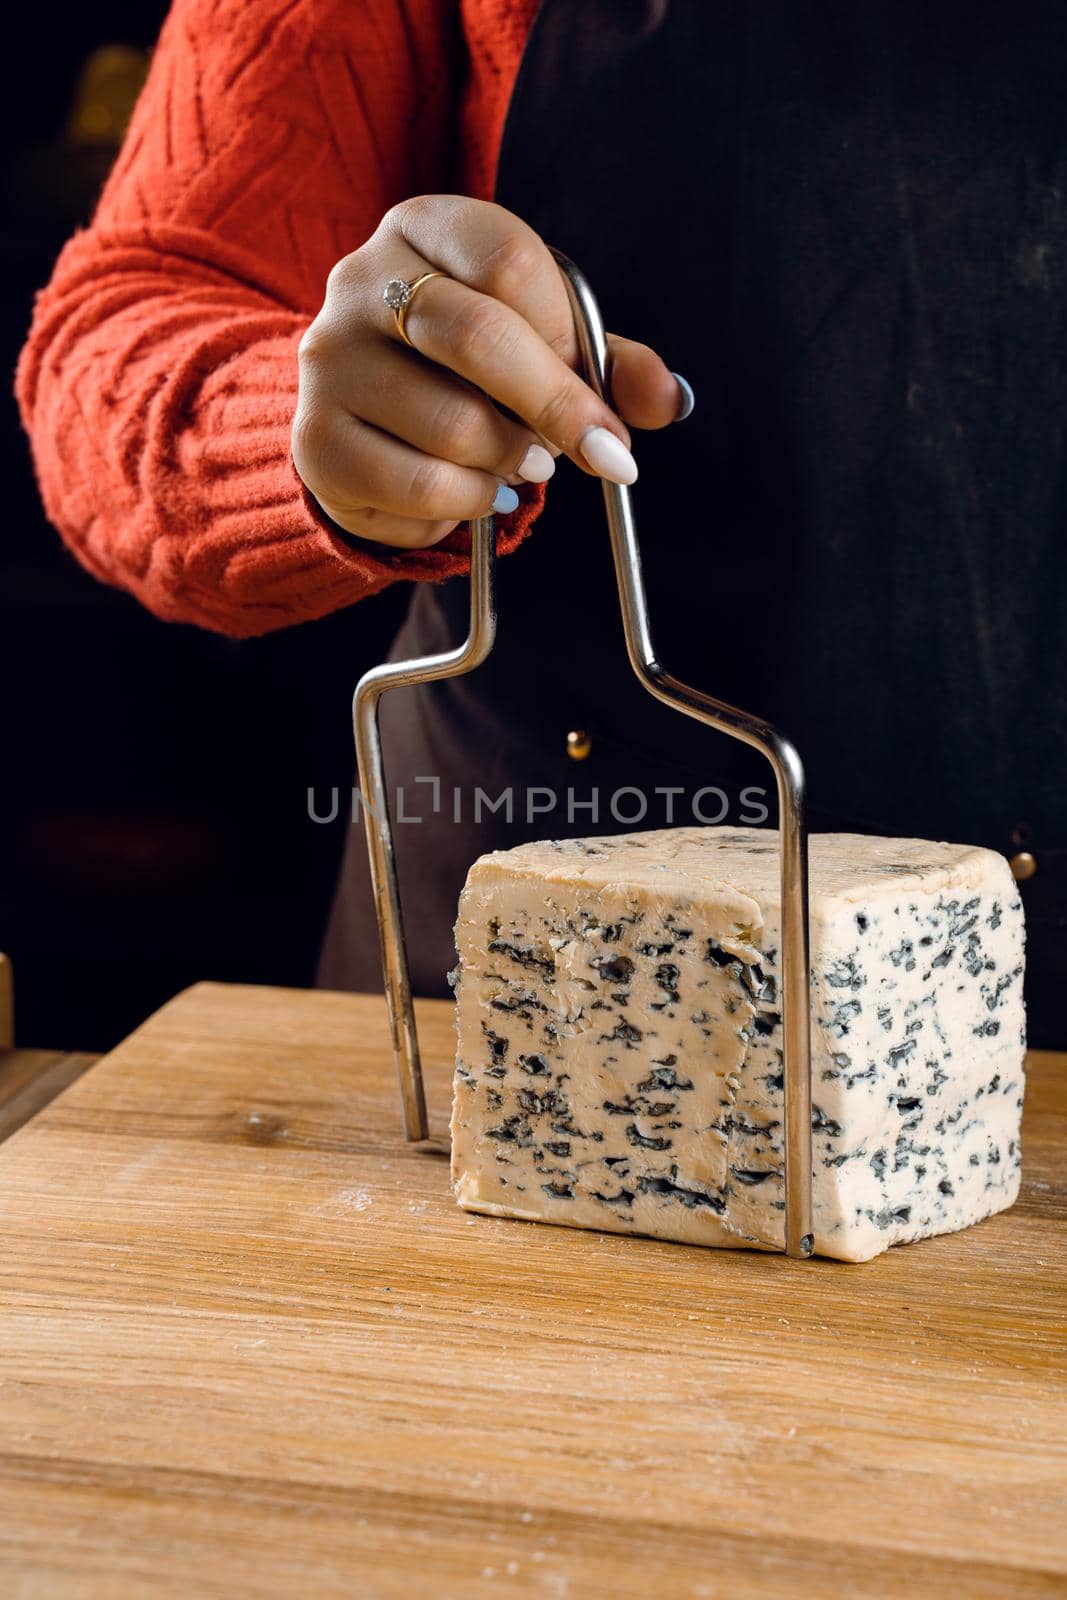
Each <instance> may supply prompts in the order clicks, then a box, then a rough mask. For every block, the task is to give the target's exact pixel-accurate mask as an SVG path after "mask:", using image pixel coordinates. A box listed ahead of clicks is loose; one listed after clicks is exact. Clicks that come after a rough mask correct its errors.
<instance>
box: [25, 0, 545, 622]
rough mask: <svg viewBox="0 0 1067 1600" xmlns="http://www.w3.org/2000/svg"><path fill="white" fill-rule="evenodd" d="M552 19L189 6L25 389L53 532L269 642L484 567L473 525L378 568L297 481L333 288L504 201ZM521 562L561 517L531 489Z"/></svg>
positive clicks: (75, 242) (461, 8)
mask: <svg viewBox="0 0 1067 1600" xmlns="http://www.w3.org/2000/svg"><path fill="white" fill-rule="evenodd" d="M535 9H536V0H358V3H357V0H176V3H175V5H174V8H173V10H172V12H171V14H170V16H169V18H168V20H167V22H166V25H165V27H164V29H163V32H162V35H161V37H160V41H159V46H158V49H157V51H156V55H155V58H154V61H153V64H152V70H151V73H150V76H149V79H148V83H147V85H146V87H145V90H144V93H143V94H142V96H141V99H140V101H139V103H138V106H137V109H136V112H135V114H134V118H133V122H132V124H131V126H130V131H129V134H128V136H127V138H126V142H125V145H124V147H123V150H122V152H121V154H120V156H119V158H118V161H117V162H116V164H115V167H114V170H113V172H112V174H111V177H110V179H109V181H108V183H107V186H106V188H105V190H104V193H103V195H102V197H101V199H100V203H99V206H98V208H97V211H96V215H95V217H94V219H93V222H92V224H91V226H90V227H89V228H87V229H85V230H84V231H82V232H79V233H78V234H76V235H75V237H74V238H73V239H72V240H71V241H70V242H69V243H68V244H67V245H66V247H65V248H64V250H63V252H62V253H61V255H60V257H59V260H58V262H57V264H56V268H55V272H54V274H53V277H52V281H51V283H50V284H49V286H48V288H47V289H45V290H44V291H43V292H42V293H41V294H40V295H39V297H38V300H37V304H36V307H35V313H34V318H33V325H32V328H31V331H30V334H29V338H28V341H27V344H26V347H25V349H24V351H23V353H22V358H21V360H20V363H19V369H18V380H17V391H18V399H19V405H20V408H21V412H22V417H23V421H24V424H25V426H26V428H27V430H28V432H29V435H30V439H31V442H32V447H33V454H34V460H35V463H36V467H37V473H38V478H39V481H40V485H41V492H42V495H43V498H44V503H45V507H46V509H47V512H48V515H49V517H50V518H51V520H52V521H53V522H54V523H55V525H56V526H57V528H58V529H59V530H60V532H61V534H62V535H63V538H64V539H65V541H66V542H67V544H68V545H69V546H70V548H71V549H72V550H73V551H74V553H75V555H76V556H77V557H78V559H79V560H80V561H81V562H82V563H83V564H84V565H85V566H86V567H87V568H88V569H89V571H90V572H92V573H94V574H95V575H96V576H97V577H98V578H102V579H103V580H104V581H105V582H107V583H111V584H115V585H117V586H119V587H121V588H124V589H128V590H129V591H130V593H131V594H134V595H136V596H137V598H138V599H139V600H141V601H142V602H143V603H144V604H145V605H146V606H147V607H148V608H149V609H150V610H151V611H153V612H155V614H156V615H157V616H160V617H164V618H167V619H170V620H173V621H180V622H194V623H199V624H200V625H201V626H203V627H206V628H213V629H216V630H218V631H219V632H222V633H227V634H233V635H243V636H249V635H253V634H259V633H265V632H267V631H269V630H270V629H272V628H279V627H284V626H286V625H287V624H289V623H294V622H301V621H305V620H307V619H310V618H314V617H320V616H323V615H324V614H325V613H327V612H330V611H334V610H337V609H338V608H339V607H341V606H346V605H350V604H351V603H352V602H353V601H356V600H361V599H363V598H364V597H365V596H367V595H370V594H373V593H375V592H376V591H378V590H380V589H383V588H385V587H386V586H387V585H388V584H390V583H394V582H396V581H397V580H398V579H401V578H431V579H434V578H443V577H448V576H451V575H452V574H453V573H456V572H460V571H463V570H464V569H465V567H466V560H465V552H466V551H467V550H468V548H469V536H468V530H467V529H466V527H461V528H457V529H455V531H454V532H453V533H451V534H450V535H449V536H448V537H447V538H446V539H445V540H444V541H442V543H441V544H439V545H437V546H436V547H435V548H434V549H432V550H427V551H420V552H396V553H390V552H388V551H387V550H385V549H384V548H383V551H382V554H381V556H380V557H378V556H371V555H367V554H363V553H362V552H358V551H356V550H355V549H353V548H352V547H351V546H350V545H348V544H347V543H346V542H345V541H344V540H343V539H342V538H340V537H338V536H337V534H336V533H335V532H333V531H332V529H331V524H330V523H329V521H328V519H327V518H326V517H325V516H324V515H323V514H322V513H321V512H320V511H319V509H318V507H317V506H316V504H315V502H314V501H313V500H312V499H311V497H310V496H309V495H308V494H307V493H306V491H305V490H304V488H303V485H302V484H301V482H300V479H299V478H298V477H297V474H296V471H295V469H294V467H293V464H292V459H291V456H290V450H289V432H290V426H291V422H292V417H293V412H294V410H295V406H296V391H297V356H296V353H297V345H298V343H299V340H300V336H301V334H302V333H303V331H304V329H305V327H306V326H307V324H308V322H309V321H310V320H311V318H312V317H313V316H314V314H315V313H316V311H317V310H318V308H319V306H320V305H321V303H322V298H323V294H324V291H325V283H326V276H327V273H328V272H329V269H330V267H331V266H332V265H333V263H334V262H335V261H337V260H338V259H339V258H340V257H341V256H344V255H346V254H348V252H349V251H351V250H354V249H356V248H357V247H358V246H359V245H360V244H362V243H364V242H365V240H366V239H368V238H369V237H370V235H371V234H372V233H373V232H374V230H375V228H376V227H377V224H378V222H379V220H380V218H381V217H382V215H383V213H384V212H385V211H387V210H388V208H389V207H390V206H391V205H393V204H394V203H395V202H396V201H397V200H400V199H403V198H405V197H406V196H408V195H412V194H426V193H434V192H445V193H458V192H464V193H467V194H472V195H476V196H479V197H481V198H483V199H485V198H489V197H490V196H491V194H492V185H493V179H494V172H495V163H496V155H497V150H498V147H499V142H500V136H501V133H502V131H503V125H504V119H505V115H506V112H507V105H508V99H509V97H510V94H511V89H512V85H513V83H514V79H515V75H516V72H517V70H518V64H519V60H520V58H521V55H522V51H523V46H524V43H525V39H526V35H527V31H528V29H529V26H530V22H531V19H532V15H533V12H534V11H535ZM519 494H520V497H521V503H520V505H519V508H518V510H517V511H515V512H514V513H513V514H512V515H511V516H510V517H505V518H503V519H501V535H500V549H501V550H502V551H505V550H510V549H512V548H513V547H514V546H515V545H516V544H517V543H518V542H519V541H520V540H521V539H522V538H523V537H524V536H525V534H526V533H527V532H528V530H529V528H530V526H531V524H532V523H533V522H534V520H535V519H536V517H537V515H538V513H539V511H540V510H541V507H542V505H543V503H544V497H545V490H544V486H543V485H542V486H530V487H528V488H523V489H520V491H519Z"/></svg>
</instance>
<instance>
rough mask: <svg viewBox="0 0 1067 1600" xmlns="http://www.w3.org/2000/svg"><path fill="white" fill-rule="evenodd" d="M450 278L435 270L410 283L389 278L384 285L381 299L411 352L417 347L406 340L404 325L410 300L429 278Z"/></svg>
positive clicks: (448, 275) (447, 274)
mask: <svg viewBox="0 0 1067 1600" xmlns="http://www.w3.org/2000/svg"><path fill="white" fill-rule="evenodd" d="M450 276H451V274H450V273H448V272H440V271H438V270H437V269H436V268H435V269H434V271H432V272H424V273H423V274H422V276H421V277H418V278H416V279H415V280H414V282H412V283H408V282H407V281H406V280H405V279H404V278H390V279H389V282H388V283H387V284H386V286H385V293H384V294H383V295H382V299H383V300H384V301H385V303H386V305H387V306H388V307H389V309H390V310H391V311H392V313H393V316H394V317H395V318H396V331H397V333H399V335H400V337H401V338H402V339H403V341H404V343H405V344H406V345H409V346H410V347H411V349H412V350H414V349H416V348H417V347H416V346H415V345H413V344H412V343H411V340H410V339H409V338H408V336H407V333H406V331H405V329H404V323H405V322H406V321H407V315H408V310H409V308H410V306H411V302H412V300H414V298H415V293H416V290H418V289H421V288H422V286H423V284H424V283H426V282H428V281H429V279H430V278H448V277H450Z"/></svg>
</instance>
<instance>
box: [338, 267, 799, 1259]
mask: <svg viewBox="0 0 1067 1600" xmlns="http://www.w3.org/2000/svg"><path fill="white" fill-rule="evenodd" d="M552 254H553V256H554V257H555V260H556V262H557V264H558V266H559V268H560V271H561V272H562V274H563V277H564V280H565V282H566V285H567V292H568V295H569V297H570V302H571V309H572V311H573V313H574V319H575V326H576V329H577V334H578V346H579V350H580V352H581V357H582V363H583V369H584V370H583V376H584V377H585V380H586V382H587V383H588V384H589V385H590V386H591V387H592V388H593V389H594V390H595V391H596V393H597V394H598V395H599V396H600V397H601V398H602V399H604V400H606V401H608V403H609V404H610V397H609V395H608V392H607V382H606V370H607V341H606V339H605V337H604V325H603V321H602V319H601V315H600V308H599V306H598V305H597V302H596V299H595V298H594V296H593V292H592V290H591V289H590V287H589V284H588V283H587V281H586V279H585V278H584V277H583V275H582V273H581V272H580V271H579V270H578V268H577V267H576V266H575V264H574V262H573V261H571V260H570V259H569V258H568V257H567V256H565V255H563V254H562V252H561V251H559V250H553V251H552ZM603 489H604V505H605V508H606V511H607V520H608V529H609V532H610V535H611V549H612V555H613V557H614V561H615V576H616V579H617V581H618V586H619V601H620V604H621V608H622V621H623V627H624V629H625V633H626V646H627V651H628V653H629V657H630V664H631V666H632V667H633V669H634V672H635V673H636V674H637V677H638V679H639V680H640V682H641V683H642V684H643V685H644V687H645V688H646V689H647V690H648V692H649V694H652V695H655V697H656V699H657V700H662V701H663V702H664V703H665V704H666V705H669V706H673V707H674V708H675V709H676V710H678V711H681V712H683V713H684V714H685V715H686V716H689V717H695V718H696V719H697V721H698V722H704V723H707V724H708V726H709V727H712V728H717V729H718V730H719V731H720V732H721V733H726V734H729V735H730V737H731V738H734V739H740V740H742V741H743V743H745V744H748V745H751V746H753V748H754V749H756V750H759V751H760V752H761V753H762V754H763V755H764V756H765V757H766V758H767V760H768V761H769V762H770V764H771V767H772V768H773V770H774V777H775V783H776V785H777V790H778V811H779V864H780V872H781V900H782V950H781V963H780V989H781V1012H782V1032H783V1042H784V1051H783V1056H784V1060H783V1077H784V1092H785V1249H786V1254H787V1255H790V1256H796V1257H806V1256H810V1255H811V1253H812V1248H813V1237H812V1139H811V1045H810V1006H811V997H810V980H809V971H808V862H807V831H806V827H805V821H804V769H803V767H802V765H801V762H800V758H799V756H798V755H797V752H796V750H795V749H794V748H793V746H792V744H790V742H789V740H788V739H786V738H784V737H783V735H782V734H780V733H779V732H778V730H777V729H776V728H773V727H771V725H770V723H768V722H764V721H763V720H762V719H761V718H759V717H753V716H750V715H749V714H748V713H747V712H745V711H739V710H737V708H736V707H735V706H729V705H726V704H724V702H723V701H721V700H715V699H713V698H712V696H711V695H707V694H702V693H701V692H700V691H699V690H698V689H691V688H689V687H688V685H686V684H684V683H681V682H680V681H679V680H678V679H677V678H674V677H672V676H671V674H670V673H669V672H667V671H666V669H665V668H664V667H662V666H661V665H660V663H659V661H658V659H657V657H656V652H655V649H654V647H653V643H652V634H651V631H650V628H649V620H648V605H647V600H646V596H645V587H644V579H643V577H642V573H641V555H640V550H639V547H638V542H637V528H636V525H635V521H634V512H633V504H632V501H631V496H630V491H629V489H628V488H625V487H624V486H622V485H620V484H616V483H607V482H605V483H604V484H603ZM495 556H496V519H495V518H494V517H492V516H488V517H481V518H478V519H476V520H474V521H472V523H471V563H470V584H471V610H470V631H469V633H468V635H467V638H466V639H465V640H464V641H463V643H462V644H459V645H457V646H456V647H455V649H453V650H449V651H445V652H444V653H442V654H440V655H433V656H423V657H420V658H419V659H418V660H415V661H397V662H387V663H385V664H384V665H383V666H379V667H373V668H371V670H370V671H369V672H367V673H365V674H364V676H363V677H362V678H361V679H360V681H359V683H358V685H357V687H356V692H355V697H354V700H353V704H352V717H353V725H354V729H355V740H356V757H357V760H358V763H359V782H360V792H361V796H362V801H363V811H364V816H365V819H366V827H367V848H368V850H369V853H370V871H371V881H372V884H373V888H374V899H375V909H376V912H377V917H378V932H379V936H380V938H381V950H382V969H383V972H384V976H385V994H386V1000H387V1003H388V1007H389V1021H390V1027H391V1030H392V1040H393V1054H394V1058H395V1060H396V1070H397V1076H398V1079H399V1083H400V1094H401V1098H402V1101H403V1106H404V1126H405V1131H406V1134H407V1137H408V1138H409V1139H425V1138H426V1136H427V1131H428V1129H427V1121H426V1101H425V1096H424V1093H423V1086H422V1066H421V1062H420V1059H419V1042H418V1036H417V1033H416V1029H415V1013H414V1008H413V1006H412V1002H411V983H410V979H409V975H408V961H407V948H406V945H405V941H404V924H403V919H402V917H401V912H400V895H399V890H398V887H397V873H396V858H395V855H394V851H393V835H392V829H391V826H390V822H389V809H388V804H387V800H386V789H385V773H384V770H383V766H382V749H381V740H380V737H379V732H378V702H379V700H380V699H381V697H382V695H383V694H385V693H386V691H387V690H389V689H396V688H400V687H402V686H406V685H411V684H419V683H433V682H436V681H437V680H439V679H441V678H454V677H458V676H459V675H460V674H461V673H465V672H470V671H471V670H472V669H473V668H474V667H477V666H479V665H480V664H481V663H482V662H483V661H484V660H485V659H486V657H487V656H488V654H489V652H490V650H491V649H492V648H493V642H494V639H495V637H496V610H495V598H494V570H495Z"/></svg>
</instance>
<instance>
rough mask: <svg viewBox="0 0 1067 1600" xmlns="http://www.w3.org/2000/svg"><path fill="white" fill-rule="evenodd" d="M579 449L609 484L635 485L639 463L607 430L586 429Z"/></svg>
mask: <svg viewBox="0 0 1067 1600" xmlns="http://www.w3.org/2000/svg"><path fill="white" fill-rule="evenodd" d="M578 449H579V451H580V452H581V454H582V455H583V456H584V457H585V459H586V461H587V462H588V463H589V465H590V466H591V467H592V469H593V471H594V472H595V473H597V474H598V475H599V476H600V477H601V478H607V480H608V482H609V483H633V482H634V480H635V479H636V477H637V462H636V461H635V460H634V458H633V456H632V455H631V454H630V452H629V450H627V448H626V446H625V445H624V444H623V442H622V440H621V439H619V438H617V437H616V436H615V434H613V433H611V432H610V431H609V430H608V429H607V428H586V430H585V432H584V433H583V434H582V437H581V438H580V439H579V440H578Z"/></svg>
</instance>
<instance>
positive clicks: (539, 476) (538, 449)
mask: <svg viewBox="0 0 1067 1600" xmlns="http://www.w3.org/2000/svg"><path fill="white" fill-rule="evenodd" d="M555 470H556V463H555V462H554V461H553V459H552V457H551V456H550V455H549V453H548V451H547V450H545V449H544V448H543V446H541V445H539V444H532V445H531V446H530V448H529V449H528V450H527V452H526V454H525V455H524V456H523V458H522V460H521V461H520V462H519V464H518V466H517V467H516V468H515V471H516V472H517V473H518V474H519V477H520V478H525V480H526V482H527V483H544V482H545V480H546V478H551V476H552V474H553V473H554V472H555Z"/></svg>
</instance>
